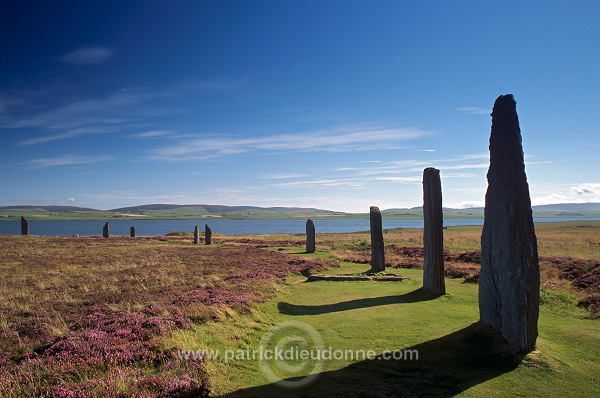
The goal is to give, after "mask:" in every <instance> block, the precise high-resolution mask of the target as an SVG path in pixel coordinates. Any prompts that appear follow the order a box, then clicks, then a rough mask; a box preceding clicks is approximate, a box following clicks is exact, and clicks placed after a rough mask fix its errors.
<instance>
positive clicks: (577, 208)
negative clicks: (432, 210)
mask: <svg viewBox="0 0 600 398" xmlns="http://www.w3.org/2000/svg"><path fill="white" fill-rule="evenodd" d="M532 210H533V215H534V216H536V217H560V216H562V217H569V216H572V217H600V203H560V204H553V205H539V206H532ZM483 211H484V209H483V207H469V208H465V209H451V208H447V207H444V208H443V212H444V215H450V216H465V215H472V216H476V215H480V216H483ZM381 213H382V214H385V215H389V216H391V215H396V216H398V215H404V216H408V215H422V214H423V208H422V207H411V208H410V209H408V208H404V209H402V208H401V209H387V210H383V211H382V212H381Z"/></svg>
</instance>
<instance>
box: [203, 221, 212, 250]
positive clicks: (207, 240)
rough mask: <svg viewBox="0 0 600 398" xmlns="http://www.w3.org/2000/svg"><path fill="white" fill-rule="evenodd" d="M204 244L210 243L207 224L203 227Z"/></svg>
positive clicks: (210, 232)
mask: <svg viewBox="0 0 600 398" xmlns="http://www.w3.org/2000/svg"><path fill="white" fill-rule="evenodd" d="M204 243H205V244H207V245H210V244H211V243H212V230H211V229H210V227H209V226H208V224H205V225H204Z"/></svg>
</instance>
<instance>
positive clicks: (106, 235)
mask: <svg viewBox="0 0 600 398" xmlns="http://www.w3.org/2000/svg"><path fill="white" fill-rule="evenodd" d="M109 228H110V225H109V224H108V223H106V224H104V228H102V236H103V237H105V238H108V237H109V233H108V230H109Z"/></svg>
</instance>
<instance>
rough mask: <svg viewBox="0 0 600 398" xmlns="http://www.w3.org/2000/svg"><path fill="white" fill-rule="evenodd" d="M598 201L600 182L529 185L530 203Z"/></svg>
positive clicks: (599, 199) (599, 197)
mask: <svg viewBox="0 0 600 398" xmlns="http://www.w3.org/2000/svg"><path fill="white" fill-rule="evenodd" d="M589 202H600V183H580V184H575V185H567V186H565V185H562V186H561V185H549V186H535V185H533V184H532V186H531V203H532V204H533V205H548V204H556V203H589Z"/></svg>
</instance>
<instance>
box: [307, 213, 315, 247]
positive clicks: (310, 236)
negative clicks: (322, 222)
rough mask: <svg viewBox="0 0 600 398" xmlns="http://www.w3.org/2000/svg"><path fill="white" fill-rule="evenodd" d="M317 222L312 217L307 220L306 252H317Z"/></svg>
mask: <svg viewBox="0 0 600 398" xmlns="http://www.w3.org/2000/svg"><path fill="white" fill-rule="evenodd" d="M315 246H316V244H315V223H314V222H313V220H311V219H310V218H309V219H308V220H306V252H307V253H314V252H315Z"/></svg>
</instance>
